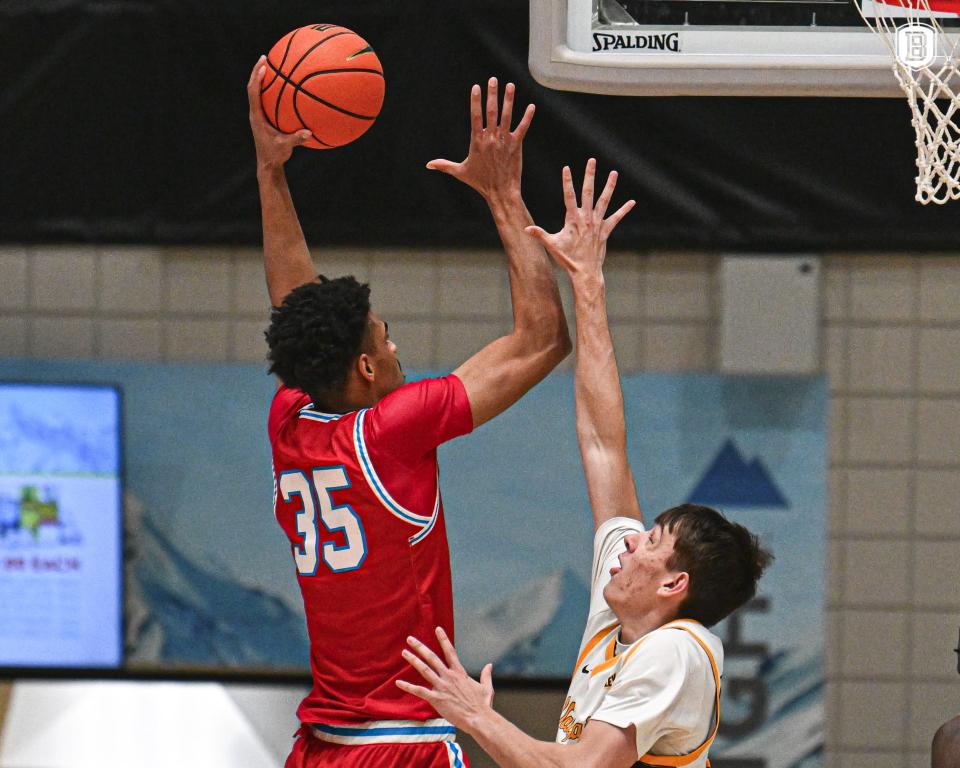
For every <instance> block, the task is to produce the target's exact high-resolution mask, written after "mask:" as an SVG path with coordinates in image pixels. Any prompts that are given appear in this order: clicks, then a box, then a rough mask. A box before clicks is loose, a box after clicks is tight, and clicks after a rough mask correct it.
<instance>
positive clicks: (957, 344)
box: [920, 328, 960, 394]
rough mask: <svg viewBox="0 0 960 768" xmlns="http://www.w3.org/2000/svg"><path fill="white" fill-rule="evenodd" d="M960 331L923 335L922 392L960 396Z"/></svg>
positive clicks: (935, 330)
mask: <svg viewBox="0 0 960 768" xmlns="http://www.w3.org/2000/svg"><path fill="white" fill-rule="evenodd" d="M958 360H960V328H924V329H923V330H921V331H920V389H921V390H923V391H925V392H943V393H954V394H956V393H960V375H958V372H957V361H958Z"/></svg>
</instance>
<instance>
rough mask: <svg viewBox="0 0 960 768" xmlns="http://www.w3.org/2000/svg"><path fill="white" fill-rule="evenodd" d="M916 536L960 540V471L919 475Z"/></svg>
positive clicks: (943, 471) (926, 471)
mask: <svg viewBox="0 0 960 768" xmlns="http://www.w3.org/2000/svg"><path fill="white" fill-rule="evenodd" d="M917 532H918V533H924V534H928V535H935V536H946V537H951V538H954V539H960V471H957V470H953V471H951V470H938V471H930V470H922V471H919V472H917Z"/></svg>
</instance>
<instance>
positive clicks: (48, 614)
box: [0, 382, 123, 669]
mask: <svg viewBox="0 0 960 768" xmlns="http://www.w3.org/2000/svg"><path fill="white" fill-rule="evenodd" d="M120 443H121V418H120V392H119V391H118V389H117V388H116V387H110V386H99V385H97V386H90V385H76V384H70V385H65V384H64V385H61V384H26V383H14V382H0V667H13V668H23V669H31V668H32V669H62V668H104V669H108V668H116V667H119V666H120V665H121V663H122V659H123V642H122V628H123V622H122V614H123V602H122V598H123V589H122V576H123V572H122V568H123V515H122V499H121V493H122V486H121V479H122V478H121V448H120Z"/></svg>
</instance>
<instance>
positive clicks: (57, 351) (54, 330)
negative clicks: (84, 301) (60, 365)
mask: <svg viewBox="0 0 960 768" xmlns="http://www.w3.org/2000/svg"><path fill="white" fill-rule="evenodd" d="M29 333H30V352H31V353H32V354H33V355H34V356H36V357H51V358H63V359H78V358H84V357H93V356H94V321H93V320H92V319H91V318H88V317H69V316H68V317H58V316H56V315H40V316H36V317H33V318H32V319H31V320H30V331H29Z"/></svg>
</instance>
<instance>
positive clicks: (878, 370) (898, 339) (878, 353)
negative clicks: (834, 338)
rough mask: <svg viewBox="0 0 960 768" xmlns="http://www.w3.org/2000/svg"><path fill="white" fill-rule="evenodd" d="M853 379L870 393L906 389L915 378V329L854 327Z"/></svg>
mask: <svg viewBox="0 0 960 768" xmlns="http://www.w3.org/2000/svg"><path fill="white" fill-rule="evenodd" d="M849 334H850V337H849V340H848V344H849V346H848V349H849V355H850V379H849V380H850V381H851V382H856V386H857V389H859V390H869V391H870V392H903V391H905V390H908V389H909V388H910V385H911V383H912V381H913V376H914V373H913V346H914V335H915V334H914V332H913V329H912V328H890V327H883V326H881V327H875V328H851V329H850V331H849Z"/></svg>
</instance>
